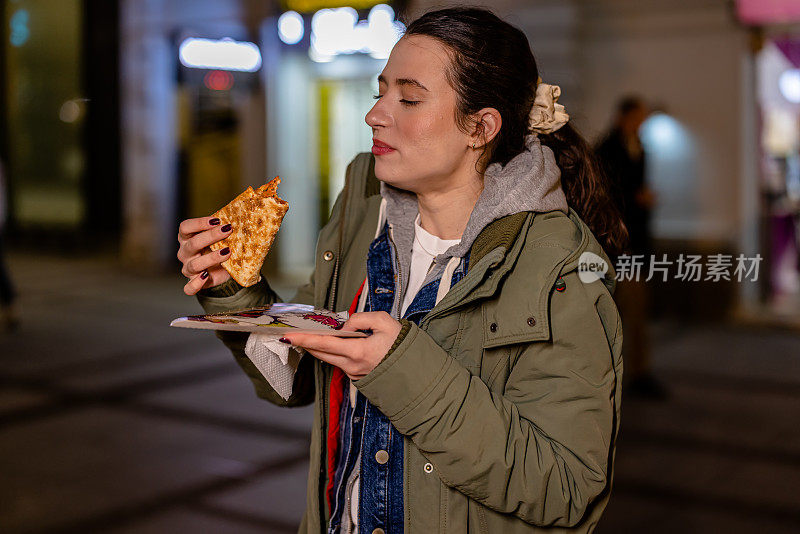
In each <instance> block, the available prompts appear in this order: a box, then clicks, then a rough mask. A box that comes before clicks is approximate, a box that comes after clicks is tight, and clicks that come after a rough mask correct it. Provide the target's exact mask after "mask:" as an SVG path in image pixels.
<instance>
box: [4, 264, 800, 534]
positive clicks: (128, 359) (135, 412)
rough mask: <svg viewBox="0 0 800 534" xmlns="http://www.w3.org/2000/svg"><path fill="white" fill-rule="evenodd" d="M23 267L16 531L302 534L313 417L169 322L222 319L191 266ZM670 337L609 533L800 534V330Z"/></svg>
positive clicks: (660, 351)
mask: <svg viewBox="0 0 800 534" xmlns="http://www.w3.org/2000/svg"><path fill="white" fill-rule="evenodd" d="M7 260H8V264H9V268H10V270H11V273H12V275H13V277H14V282H15V284H16V286H17V288H18V290H19V293H20V298H19V301H18V305H19V311H20V315H21V327H20V329H19V330H18V331H16V332H13V333H5V334H0V384H1V385H2V387H0V480H2V484H0V532H14V533H17V532H82V533H83V532H110V533H120V534H121V533H136V534H140V533H143V534H149V533H172V532H213V533H222V534H225V533H242V534H249V533H255V532H266V533H276V534H282V533H289V532H296V530H297V526H298V525H299V521H300V518H301V516H302V511H303V509H304V507H305V487H306V476H307V468H308V444H309V430H310V424H311V407H304V408H295V409H285V408H278V407H276V406H273V405H271V404H269V403H267V402H265V401H262V400H260V399H258V398H257V397H256V396H255V395H254V393H253V388H252V385H251V383H250V382H249V380H248V379H247V378H246V377H245V375H244V374H243V373H242V372H241V371H240V370H239V367H238V366H237V365H236V364H235V363H234V361H233V358H232V357H231V355H230V353H229V352H228V351H227V349H225V347H224V346H223V345H222V343H221V342H219V340H217V338H216V337H214V336H213V334H212V333H210V332H201V331H192V330H183V329H177V328H170V327H169V326H168V325H169V322H170V320H172V319H173V318H175V317H178V316H181V315H186V314H191V313H199V312H201V311H202V310H201V308H200V306H199V304H198V303H197V302H196V300H195V299H194V297H187V296H186V295H184V294H183V291H182V287H183V284H184V280H183V278H182V277H181V276H180V274H179V273H178V272H177V269H176V272H175V274H168V275H165V274H141V273H136V272H134V271H132V270H130V269H126V268H125V267H124V266H122V265H120V263H119V262H118V261H117V260H116V259H114V258H113V257H110V256H106V255H97V256H83V257H73V258H68V257H59V256H48V255H37V254H33V253H30V252H26V253H22V252H17V253H14V254H11V255H10V257H9V258H7ZM276 289H277V290H278V292H279V293H280V294H281V295H282V296H284V297H285V298H288V297H291V296H292V291H291V288H288V287H280V286H278V287H277V288H276ZM653 333H654V342H655V344H654V368H655V371H656V373H657V375H658V376H659V377H660V378H661V379H662V380H663V381H664V382H665V383H666V384H667V386H668V387H669V389H670V392H671V396H670V398H669V399H668V400H666V401H660V402H659V401H646V400H641V399H636V398H630V399H628V398H626V399H625V401H624V403H623V407H622V419H621V424H622V430H621V433H620V438H619V442H618V447H617V454H616V465H615V479H614V489H613V491H612V496H611V501H610V504H609V507H608V509H607V510H606V513H605V514H604V516H603V519H602V520H601V523H600V525H599V526H598V529H597V531H596V532H598V533H603V534H608V533H628V532H630V533H638V532H646V533H662V532H663V533H675V532H679V533H692V532H698V533H701V532H703V533H704V532H725V533H739V532H741V533H750V532H770V533H777V534H780V533H783V532H787V533H788V532H798V525H800V491H799V490H800V426H798V424H797V422H798V421H800V361H799V359H800V335H799V334H798V333H796V332H793V331H790V330H775V329H765V328H754V327H744V326H740V325H736V324H716V325H707V324H703V325H700V324H685V323H675V322H662V323H659V324H658V325H655V326H654V328H653ZM623 396H624V392H623Z"/></svg>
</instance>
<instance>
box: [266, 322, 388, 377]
mask: <svg viewBox="0 0 800 534" xmlns="http://www.w3.org/2000/svg"><path fill="white" fill-rule="evenodd" d="M401 328H402V326H401V325H400V323H399V322H398V321H397V320H395V319H394V318H392V316H391V315H389V314H388V313H386V312H382V311H381V312H360V313H354V314H353V315H351V316H350V318H349V319H348V320H347V322H345V323H344V326H342V330H345V331H350V332H355V331H356V330H371V331H372V335H370V336H368V337H336V336H320V335H316V334H286V335H285V336H284V337H283V339H282V340H281V341H288V342H289V343H291V344H292V345H294V346H296V347H301V348H304V349H306V350H307V351H308V352H310V353H311V354H312V355H313V356H314V357H316V358H319V359H320V360H322V361H324V362H328V363H329V364H331V365H335V366H336V367H338V368H339V369H341V370H342V371H344V373H345V374H346V375H347V376H349V377H350V379H351V380H358V379H359V378H363V377H365V376H367V374H369V373H370V372H371V371H372V370H373V369H375V367H377V366H378V364H379V363H380V362H381V360H383V358H384V356H386V353H387V352H389V349H390V348H391V347H392V344H394V341H395V339H397V335H398V334H399V333H400V329H401Z"/></svg>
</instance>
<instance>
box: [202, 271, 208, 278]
mask: <svg viewBox="0 0 800 534" xmlns="http://www.w3.org/2000/svg"><path fill="white" fill-rule="evenodd" d="M200 278H202V279H203V280H205V279H206V278H208V271H203V274H201V275H200Z"/></svg>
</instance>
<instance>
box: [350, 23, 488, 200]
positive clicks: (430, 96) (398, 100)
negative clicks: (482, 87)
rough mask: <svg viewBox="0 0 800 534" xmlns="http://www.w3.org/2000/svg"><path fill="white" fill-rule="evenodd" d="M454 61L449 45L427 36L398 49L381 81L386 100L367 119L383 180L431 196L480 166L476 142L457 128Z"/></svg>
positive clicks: (404, 40) (405, 42)
mask: <svg viewBox="0 0 800 534" xmlns="http://www.w3.org/2000/svg"><path fill="white" fill-rule="evenodd" d="M449 62H450V57H449V55H448V53H447V51H446V49H445V47H444V45H442V44H440V43H439V42H438V41H436V40H435V39H433V38H431V37H427V36H419V35H412V36H405V37H403V38H401V39H400V40H399V41H398V42H397V44H396V45H395V47H394V49H393V50H392V53H391V55H390V56H389V60H388V62H387V64H386V67H385V68H384V69H383V72H382V73H381V74H380V76H379V77H378V95H380V97H379V98H378V100H377V102H376V103H375V105H374V106H373V107H372V109H371V110H370V111H369V113H367V115H366V117H365V120H366V122H367V124H369V126H370V127H371V128H372V136H373V143H374V146H373V147H372V152H373V153H374V154H375V175H376V176H377V177H378V179H379V180H381V181H384V182H387V183H388V184H390V185H393V186H395V187H398V188H400V189H405V190H408V191H413V192H415V193H429V192H433V191H447V190H448V189H450V188H452V187H453V186H457V185H459V184H457V183H454V182H457V181H458V180H460V179H465V177H468V176H471V174H470V173H468V172H464V171H465V170H467V169H469V168H470V167H471V166H474V161H473V159H474V156H473V155H472V147H471V144H472V142H473V140H472V138H471V137H470V135H469V134H465V133H463V132H461V131H460V130H459V129H458V128H457V127H456V123H455V109H456V93H455V91H454V90H453V88H452V87H450V85H449V84H448V83H447V80H446V79H445V69H447V68H448V66H449ZM376 96H377V95H376ZM381 144H383V145H389V146H390V147H391V148H392V149H391V150H381V148H379V147H380V146H382V145H381Z"/></svg>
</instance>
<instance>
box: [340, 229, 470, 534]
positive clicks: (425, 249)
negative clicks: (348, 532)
mask: <svg viewBox="0 0 800 534" xmlns="http://www.w3.org/2000/svg"><path fill="white" fill-rule="evenodd" d="M460 242H461V240H460V239H439V238H438V237H436V236H435V235H433V234H431V233H428V232H427V231H425V229H424V228H422V227H421V226H420V225H419V214H417V218H416V219H414V245H413V246H412V247H411V273H410V274H409V276H408V288H406V293H405V297H404V298H403V305H402V306H401V309H400V314H401V315H404V314H405V313H406V309H407V308H408V307H409V306H410V305H411V303H412V302H413V301H414V297H415V296H416V295H417V293H418V292H419V290H420V289H422V282H424V281H425V277H426V276H427V275H428V271H429V270H430V268H431V264H432V263H433V258H435V257H436V256H438V255H439V254H441V253H443V252H445V251H446V250H447V249H449V248H450V247H452V246H453V245H456V244H458V243H460ZM355 395H356V387H355V386H354V385H353V384H352V382H351V383H350V404H351V406H354V405H355ZM356 469H357V470H358V468H356ZM353 476H355V480H353V481H352V486H351V490H350V523H351V525H352V526H353V532H355V533H357V532H358V497H359V486H360V479H361V477H360V476H359V475H358V474H354V475H353Z"/></svg>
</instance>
